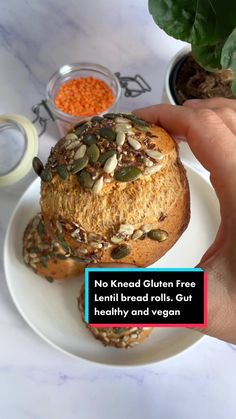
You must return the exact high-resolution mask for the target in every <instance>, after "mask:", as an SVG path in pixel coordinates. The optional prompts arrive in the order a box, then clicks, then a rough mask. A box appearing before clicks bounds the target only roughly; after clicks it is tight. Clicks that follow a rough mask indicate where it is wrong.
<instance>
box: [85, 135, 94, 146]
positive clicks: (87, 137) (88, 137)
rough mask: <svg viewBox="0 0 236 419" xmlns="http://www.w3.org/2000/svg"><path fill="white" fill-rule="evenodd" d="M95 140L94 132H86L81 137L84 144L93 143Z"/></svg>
mask: <svg viewBox="0 0 236 419" xmlns="http://www.w3.org/2000/svg"><path fill="white" fill-rule="evenodd" d="M96 141H97V137H96V135H94V134H87V135H85V136H84V138H83V143H84V144H86V145H92V144H95V143H96Z"/></svg>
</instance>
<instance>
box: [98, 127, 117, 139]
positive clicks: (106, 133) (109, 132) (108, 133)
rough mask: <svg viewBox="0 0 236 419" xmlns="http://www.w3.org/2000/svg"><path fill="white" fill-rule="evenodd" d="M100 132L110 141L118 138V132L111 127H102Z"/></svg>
mask: <svg viewBox="0 0 236 419" xmlns="http://www.w3.org/2000/svg"><path fill="white" fill-rule="evenodd" d="M99 134H100V135H101V137H104V138H106V139H107V140H109V141H115V139H116V133H115V131H113V129H112V128H110V127H102V128H101V129H100V131H99Z"/></svg>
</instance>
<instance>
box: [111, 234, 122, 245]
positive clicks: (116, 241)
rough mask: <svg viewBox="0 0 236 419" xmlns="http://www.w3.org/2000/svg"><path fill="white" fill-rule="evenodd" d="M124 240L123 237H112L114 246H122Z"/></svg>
mask: <svg viewBox="0 0 236 419" xmlns="http://www.w3.org/2000/svg"><path fill="white" fill-rule="evenodd" d="M123 240H124V239H123V238H122V237H117V236H112V238H111V242H112V243H114V244H120V243H121V242H123Z"/></svg>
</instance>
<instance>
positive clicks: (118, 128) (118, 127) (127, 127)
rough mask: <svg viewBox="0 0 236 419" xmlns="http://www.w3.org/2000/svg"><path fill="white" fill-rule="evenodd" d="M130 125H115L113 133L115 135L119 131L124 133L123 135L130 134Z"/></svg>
mask: <svg viewBox="0 0 236 419" xmlns="http://www.w3.org/2000/svg"><path fill="white" fill-rule="evenodd" d="M131 128H132V125H130V124H117V125H116V128H115V131H116V133H118V132H119V131H121V132H124V133H132V132H133V131H132V130H131Z"/></svg>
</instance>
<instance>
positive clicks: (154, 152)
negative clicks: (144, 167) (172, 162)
mask: <svg viewBox="0 0 236 419" xmlns="http://www.w3.org/2000/svg"><path fill="white" fill-rule="evenodd" d="M146 154H147V155H148V156H149V157H151V158H152V159H154V160H162V159H163V157H164V156H163V154H162V153H160V151H158V150H147V151H146Z"/></svg>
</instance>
